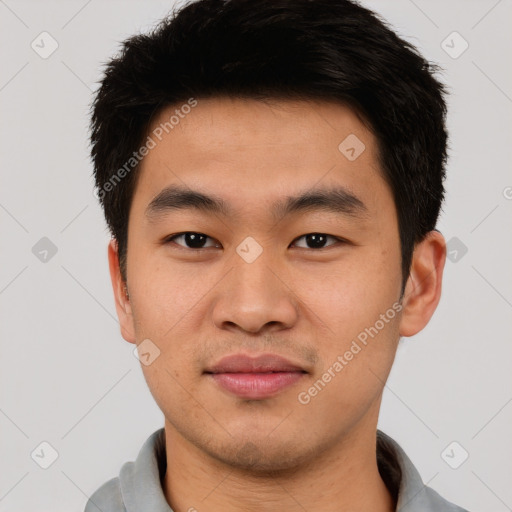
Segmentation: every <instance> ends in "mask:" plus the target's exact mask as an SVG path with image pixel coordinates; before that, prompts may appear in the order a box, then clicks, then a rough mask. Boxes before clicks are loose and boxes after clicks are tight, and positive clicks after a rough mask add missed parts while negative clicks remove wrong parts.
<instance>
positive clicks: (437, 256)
mask: <svg viewBox="0 0 512 512" xmlns="http://www.w3.org/2000/svg"><path fill="white" fill-rule="evenodd" d="M445 262H446V241H445V239H444V237H443V235H442V234H441V233H440V232H439V231H430V232H429V233H428V234H427V235H426V237H425V238H424V240H423V241H422V242H420V243H418V244H417V245H416V247H415V248H414V253H413V257H412V264H411V271H410V274H409V278H408V280H407V284H406V286H405V291H404V298H403V301H402V306H403V310H402V317H401V320H400V336H413V335H415V334H417V333H418V332H420V331H421V330H422V329H423V328H424V327H425V326H426V325H427V324H428V322H429V321H430V318H431V317H432V315H433V314H434V311H435V310H436V308H437V305H438V304H439V300H440V298H441V285H442V281H443V270H444V264H445Z"/></svg>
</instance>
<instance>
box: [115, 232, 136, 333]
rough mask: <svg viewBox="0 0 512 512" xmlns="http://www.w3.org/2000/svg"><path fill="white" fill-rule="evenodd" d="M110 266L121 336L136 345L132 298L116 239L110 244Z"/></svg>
mask: <svg viewBox="0 0 512 512" xmlns="http://www.w3.org/2000/svg"><path fill="white" fill-rule="evenodd" d="M108 264H109V270H110V279H111V282H112V290H113V292H114V301H115V305H116V311H117V317H118V319H119V325H120V328H121V335H122V336H123V338H124V339H125V340H126V341H128V342H130V343H135V342H136V341H135V329H134V322H133V315H132V308H131V303H130V296H129V293H128V289H127V286H126V283H125V282H124V280H123V278H122V276H121V270H120V267H119V255H118V246H117V241H116V240H115V239H112V240H111V241H110V243H109V244H108Z"/></svg>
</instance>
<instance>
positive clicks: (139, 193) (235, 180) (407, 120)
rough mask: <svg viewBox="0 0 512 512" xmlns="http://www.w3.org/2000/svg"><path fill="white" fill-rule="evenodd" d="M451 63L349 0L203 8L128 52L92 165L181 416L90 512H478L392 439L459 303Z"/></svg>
mask: <svg viewBox="0 0 512 512" xmlns="http://www.w3.org/2000/svg"><path fill="white" fill-rule="evenodd" d="M434 70H435V69H434V68H433V67H431V66H429V64H428V63H427V62H426V61H425V60H424V59H423V58H422V57H421V56H420V55H419V54H418V53H417V51H416V50H415V49H414V48H413V47H411V46H410V45H409V44H407V43H406V42H404V41H403V40H401V39H400V38H399V37H398V36H396V35H395V34H394V33H393V32H392V31H391V30H390V29H388V28H387V27H386V26H385V25H384V24H383V22H381V21H380V20H379V19H378V18H377V17H376V15H374V14H373V13H371V12H370V11H368V10H366V9H364V8H362V7H361V6H359V5H357V4H355V3H353V2H350V1H348V0H315V1H309V0H293V1H290V0H263V1H259V0H258V1H257V2H255V1H249V0H232V1H219V0H199V1H197V2H194V3H190V4H189V5H187V6H185V7H183V8H182V9H181V10H180V11H178V12H177V13H174V15H173V16H172V17H170V18H169V19H166V20H164V21H163V22H162V23H161V24H160V26H159V27H158V28H157V29H155V31H153V32H152V33H151V34H149V35H139V36H135V37H133V38H131V39H129V40H127V41H126V42H125V43H124V46H123V51H122V52H121V54H120V55H118V56H117V57H116V58H114V59H113V60H112V61H111V62H110V63H109V64H108V67H107V69H106V73H105V77H104V79H103V81H102V84H101V87H100V89H99V90H98V93H97V97H96V99H95V102H94V105H93V116H92V136H91V141H92V157H93V161H94V169H95V170H94V172H95V179H96V185H97V194H98V197H99V199H100V201H101V204H102V206H103V208H104V211H105V216H106V219H107V222H108V225H109V228H110V229H111V232H112V235H113V239H112V241H111V243H110V245H109V248H108V256H109V264H110V272H111V277H112V284H113V289H114V294H115V302H116V309H117V313H118V316H119V321H120V325H121V333H122V336H123V338H124V339H125V340H126V341H128V342H130V343H134V344H137V346H138V353H139V357H140V360H141V362H142V363H143V364H142V370H143V372H144V376H145V378H146V381H147V383H148V386H149V388H150V390H151V392H152V394H153V396H154V398H155V400H156V402H157V404H158V405H159V407H160V408H161V410H162V412H163V413H164V416H165V428H163V429H160V430H157V431H156V432H155V433H154V434H153V435H152V436H150V438H149V439H148V440H147V442H146V443H145V444H144V446H143V447H142V449H141V451H140V453H139V455H138V458H137V460H136V461H135V462H134V463H133V462H129V463H126V464H125V465H124V466H123V467H122V468H121V472H120V475H119V477H117V478H113V479H112V480H110V481H108V482H107V483H106V484H104V485H103V486H102V487H101V488H100V489H98V490H97V491H96V492H95V493H94V494H93V495H92V497H91V499H90V500H89V502H88V503H87V506H86V512H93V511H96V510H101V511H103V512H114V511H115V512H118V511H127V512H142V511H162V512H164V511H174V512H185V511H190V512H191V511H199V512H200V511H203V510H204V511H208V512H231V511H240V510H243V511H254V512H259V511H270V510H272V511H273V510H280V511H283V512H288V511H290V512H291V511H299V510H300V511H304V510H319V511H323V512H330V511H340V510H344V511H349V510H350V511H354V512H356V511H358V512H362V511H368V510H372V511H376V512H390V511H395V510H400V511H402V512H406V511H434V510H435V511H440V510H442V511H460V510H462V509H461V508H459V507H457V506H455V505H452V504H450V503H448V502H447V501H445V500H444V499H443V498H442V497H440V496H439V495H438V494H437V493H436V492H435V491H433V490H432V489H429V488H428V487H425V486H424V485H423V483H422V482H421V478H420V476H419V474H418V472H417V470H416V469H415V468H414V466H413V465H412V463H411V461H410V460H409V459H408V458H407V456H406V455H405V453H404V452H403V451H402V449H401V448H400V447H399V446H398V444H397V443H396V442H395V441H393V440H392V439H391V438H389V437H388V436H386V435H385V434H384V433H382V432H378V431H377V420H378V415H379V408H380V403H381V398H382V392H383V388H384V385H385V382H386V379H387V377H388V374H389V372H390V370H391V366H392V364H393V360H394V356H395V351H396V349H397V344H398V341H399V339H400V337H401V336H413V335H414V334H416V333H417V332H419V331H421V330H422V329H423V328H424V327H425V326H426V324H427V323H428V321H429V320H430V318H431V316H432V315H433V313H434V311H435V309H436V307H437V305H438V302H439V298H440V294H441V284H442V273H443V268H444V263H445V256H446V247H445V241H444V238H443V236H442V235H441V234H440V233H439V232H438V231H436V230H435V226H436V221H437V218H438V214H439V210H440V207H441V204H442V201H443V196H444V189H443V179H444V176H445V170H444V169H445V163H446V141H447V135H446V130H445V113H446V106H445V102H444V90H443V87H442V85H441V84H440V83H439V82H438V81H437V80H436V78H435V77H434V76H433V71H434Z"/></svg>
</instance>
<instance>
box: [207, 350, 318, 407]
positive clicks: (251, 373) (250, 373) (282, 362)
mask: <svg viewBox="0 0 512 512" xmlns="http://www.w3.org/2000/svg"><path fill="white" fill-rule="evenodd" d="M204 373H205V374H206V375H207V376H208V377H209V378H210V379H212V381H213V382H214V383H215V384H216V385H218V386H219V387H221V388H222V389H224V390H225V391H227V392H229V393H231V394H233V395H236V396H238V397H240V398H245V399H250V400H262V399H265V398H270V397H272V396H275V395H277V394H278V393H280V392H281V391H283V390H284V389H286V388H288V387H290V386H292V385H293V384H296V383H297V382H298V381H300V380H301V379H303V378H304V376H305V375H307V373H308V372H307V371H306V370H305V369H303V368H301V367H300V366H299V365H297V364H295V363H293V362H291V361H289V360H287V359H285V358H283V357H281V356H278V355H276V354H263V355H260V356H258V357H250V356H248V355H245V354H234V355H231V356H228V357H225V358H223V359H221V360H220V361H219V362H218V363H217V364H216V365H214V366H212V367H211V368H209V369H207V370H206V371H205V372H204Z"/></svg>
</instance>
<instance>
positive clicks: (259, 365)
mask: <svg viewBox="0 0 512 512" xmlns="http://www.w3.org/2000/svg"><path fill="white" fill-rule="evenodd" d="M270 372H303V373H307V372H306V371H305V370H304V369H303V368H301V367H300V366H299V365H297V364H294V363H292V362H291V361H288V360H287V359H285V358H284V357H281V356H278V355H276V354H262V355H260V356H257V357H250V356H247V355H245V354H233V355H231V356H226V357H224V358H222V359H221V360H220V361H219V362H218V363H217V364H215V365H214V366H212V367H211V368H209V369H207V370H206V372H205V373H270Z"/></svg>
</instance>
